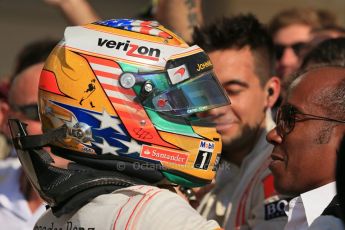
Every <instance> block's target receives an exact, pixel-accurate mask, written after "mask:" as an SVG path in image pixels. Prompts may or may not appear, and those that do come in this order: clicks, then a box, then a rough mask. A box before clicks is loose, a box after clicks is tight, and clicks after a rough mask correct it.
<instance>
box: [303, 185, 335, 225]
mask: <svg viewBox="0 0 345 230" xmlns="http://www.w3.org/2000/svg"><path fill="white" fill-rule="evenodd" d="M336 194H337V193H336V185H335V182H331V183H328V184H326V185H323V186H321V187H318V188H316V189H313V190H310V191H308V192H305V193H302V194H301V195H300V197H301V199H302V202H303V206H304V209H305V216H306V219H307V222H308V225H309V226H310V225H311V223H312V222H313V221H314V220H315V219H316V218H317V217H318V216H320V215H321V214H322V212H323V210H325V208H326V207H327V206H328V205H329V203H330V202H331V201H332V199H333V197H334V196H335V195H336Z"/></svg>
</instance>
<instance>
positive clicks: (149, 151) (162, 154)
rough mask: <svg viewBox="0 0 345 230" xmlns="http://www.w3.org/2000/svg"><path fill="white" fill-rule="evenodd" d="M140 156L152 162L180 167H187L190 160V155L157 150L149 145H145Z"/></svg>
mask: <svg viewBox="0 0 345 230" xmlns="http://www.w3.org/2000/svg"><path fill="white" fill-rule="evenodd" d="M140 156H141V157H143V158H147V159H151V160H156V161H162V162H167V163H173V164H178V165H185V164H186V163H187V160H188V155H187V154H186V153H183V152H177V151H171V150H167V149H162V148H156V147H152V146H148V145H143V148H142V149H141V153H140Z"/></svg>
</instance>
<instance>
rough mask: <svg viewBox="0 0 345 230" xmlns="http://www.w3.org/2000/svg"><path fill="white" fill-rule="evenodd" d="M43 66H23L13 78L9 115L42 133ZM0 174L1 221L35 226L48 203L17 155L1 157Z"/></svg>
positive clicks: (21, 226) (11, 226) (9, 225)
mask: <svg viewBox="0 0 345 230" xmlns="http://www.w3.org/2000/svg"><path fill="white" fill-rule="evenodd" d="M42 68H43V63H37V64H34V65H32V66H28V67H26V68H25V69H23V70H22V71H21V72H20V73H19V74H18V75H16V77H15V78H14V80H13V82H12V84H11V87H10V91H9V105H10V111H9V114H7V116H6V117H7V118H8V117H16V118H21V119H23V120H25V123H27V124H28V125H30V130H29V132H30V133H32V134H39V133H41V123H40V121H39V120H38V110H37V98H38V81H39V76H40V73H41V70H42ZM5 123H7V122H5ZM7 135H9V134H7ZM0 178H1V179H0V224H1V225H2V226H6V228H8V229H33V226H34V224H35V222H36V221H37V219H38V218H39V217H40V216H41V215H42V213H43V212H44V210H45V207H44V204H43V202H42V199H41V198H40V197H39V195H38V194H37V192H36V191H35V190H34V189H33V187H32V186H31V184H30V182H29V181H28V180H27V178H26V175H25V174H24V171H23V170H22V168H21V166H20V163H19V160H18V158H17V157H9V158H7V159H4V160H2V161H0Z"/></svg>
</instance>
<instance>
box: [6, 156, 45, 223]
mask: <svg viewBox="0 0 345 230" xmlns="http://www.w3.org/2000/svg"><path fill="white" fill-rule="evenodd" d="M20 173H21V166H20V162H19V160H18V159H17V158H8V159H5V160H1V161H0V228H1V229H3V227H4V226H6V229H11V230H16V229H18V230H26V229H28V230H29V229H33V226H34V224H35V222H36V221H37V220H38V218H39V217H40V216H41V215H42V214H43V213H44V211H45V207H44V205H41V207H39V208H38V209H37V210H36V211H35V212H34V213H32V212H31V210H30V208H29V206H28V203H27V201H26V199H25V198H24V196H23V194H22V193H21V191H20V187H19V186H20V185H19V177H20Z"/></svg>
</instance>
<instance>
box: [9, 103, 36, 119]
mask: <svg viewBox="0 0 345 230" xmlns="http://www.w3.org/2000/svg"><path fill="white" fill-rule="evenodd" d="M11 108H12V110H14V111H17V112H20V113H21V114H23V115H24V116H25V117H26V118H28V119H30V120H33V121H40V117H39V113H38V105H37V104H29V105H20V106H19V105H12V106H11Z"/></svg>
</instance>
